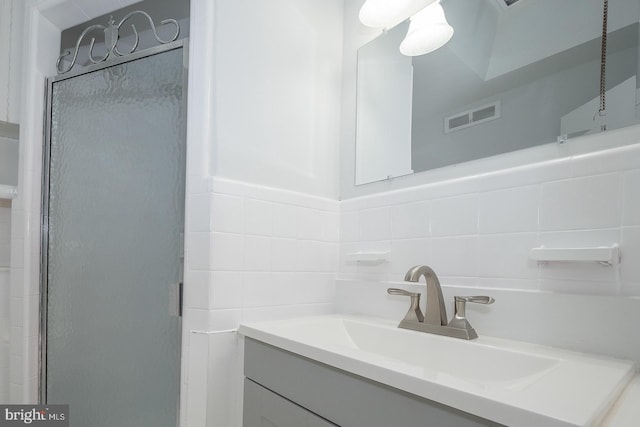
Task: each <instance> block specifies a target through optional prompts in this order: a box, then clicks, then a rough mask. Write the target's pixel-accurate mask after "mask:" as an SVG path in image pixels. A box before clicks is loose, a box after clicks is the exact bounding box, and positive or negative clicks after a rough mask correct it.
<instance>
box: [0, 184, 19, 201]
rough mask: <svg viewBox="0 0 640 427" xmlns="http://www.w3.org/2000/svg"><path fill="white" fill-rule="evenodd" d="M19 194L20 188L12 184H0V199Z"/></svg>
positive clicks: (14, 196) (11, 197)
mask: <svg viewBox="0 0 640 427" xmlns="http://www.w3.org/2000/svg"><path fill="white" fill-rule="evenodd" d="M17 196H18V188H17V187H14V186H12V185H1V184H0V199H15V198H16V197H17Z"/></svg>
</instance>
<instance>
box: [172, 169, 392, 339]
mask: <svg viewBox="0 0 640 427" xmlns="http://www.w3.org/2000/svg"><path fill="white" fill-rule="evenodd" d="M210 181H211V182H210V185H208V186H207V192H204V193H199V194H194V195H192V196H191V197H192V200H193V204H192V205H191V206H196V207H199V208H202V209H205V210H206V211H207V213H208V214H209V217H210V220H208V218H207V217H206V215H203V213H202V212H200V211H199V209H192V210H191V211H190V212H189V217H188V225H187V226H188V232H189V236H190V239H188V241H189V242H190V245H189V247H188V248H187V251H188V256H187V259H188V260H189V265H188V266H187V267H188V268H187V272H186V277H185V301H186V307H187V309H193V310H204V311H209V315H208V316H195V317H194V319H193V327H194V328H196V329H197V328H200V329H201V330H208V331H216V330H221V329H228V328H234V327H236V326H237V323H238V322H239V321H240V320H241V319H244V318H245V317H247V316H249V317H250V318H252V319H257V318H260V317H263V316H264V317H269V318H273V317H279V316H283V315H284V313H290V312H291V310H293V311H295V310H296V308H295V307H297V306H299V305H304V306H305V307H306V309H308V310H320V311H326V310H327V307H329V306H331V304H332V301H333V293H334V287H335V284H334V280H335V271H336V266H337V261H338V239H339V219H340V216H339V202H337V201H335V200H330V199H324V198H319V197H315V196H308V195H304V194H300V193H295V192H291V191H285V190H278V189H273V188H268V187H261V186H258V185H253V184H247V183H242V182H238V181H233V180H229V179H224V178H218V177H216V178H212V179H211V180H210ZM373 222H374V221H373V220H372V223H373ZM389 227H390V222H389ZM223 310H236V311H235V312H234V313H238V314H239V315H238V316H235V315H234V316H235V317H232V318H231V323H230V322H229V318H228V317H225V321H224V322H223V323H224V326H222V324H218V323H216V321H215V318H216V316H215V314H216V313H218V312H221V311H223ZM194 314H195V313H194ZM212 319H213V320H212ZM234 319H235V323H233V321H234Z"/></svg>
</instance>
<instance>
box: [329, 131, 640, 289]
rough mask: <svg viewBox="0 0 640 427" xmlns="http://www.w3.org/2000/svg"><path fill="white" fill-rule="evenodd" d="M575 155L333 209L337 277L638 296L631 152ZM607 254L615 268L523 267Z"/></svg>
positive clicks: (639, 182) (637, 164)
mask: <svg viewBox="0 0 640 427" xmlns="http://www.w3.org/2000/svg"><path fill="white" fill-rule="evenodd" d="M638 131H640V129H639V130H637V131H635V132H631V131H627V132H621V133H618V134H615V135H614V134H613V133H611V134H610V135H611V136H610V137H609V138H618V139H619V138H623V137H624V138H638V136H639V134H640V132H638ZM594 138H595V137H594ZM579 150H582V148H581V147H579V146H578V145H575V146H574V148H572V149H571V150H566V152H567V156H566V157H563V158H559V159H555V160H550V161H543V162H539V163H533V164H530V165H526V166H523V167H514V168H509V169H505V170H501V171H498V172H494V173H485V174H480V175H477V176H475V177H464V178H459V179H452V180H450V181H441V182H438V183H434V184H426V185H423V186H418V187H412V188H408V189H402V190H396V191H390V192H387V193H379V194H375V195H370V196H364V197H359V198H354V199H348V200H346V201H343V202H341V205H340V210H341V224H340V226H341V230H340V236H341V239H340V246H341V247H340V251H339V253H340V255H339V259H340V260H339V265H338V277H339V278H340V279H349V280H368V281H393V282H400V281H402V278H403V275H404V272H406V270H407V269H408V268H409V267H411V266H412V265H415V264H427V265H430V266H432V267H433V268H434V270H435V271H436V272H437V273H438V274H439V276H440V277H441V281H442V283H443V284H445V285H446V284H450V285H463V286H475V287H482V288H498V289H517V290H526V291H543V292H560V293H581V294H595V295H625V296H640V267H638V265H640V263H638V262H637V261H638V260H640V144H632V145H627V146H623V147H617V148H612V149H608V150H603V151H598V152H594V153H588V154H580V153H578V151H579ZM571 151H573V155H571ZM634 159H635V160H634ZM636 160H637V161H636ZM612 244H619V245H620V247H621V254H622V263H621V264H620V265H618V266H612V267H605V266H602V265H599V264H596V263H593V264H588V263H587V264H578V263H557V264H556V263H549V264H538V263H537V262H535V261H532V260H531V259H529V250H530V249H531V248H534V247H537V246H540V245H544V246H547V247H581V246H605V245H607V246H608V245H612ZM381 248H382V249H386V250H389V251H390V253H389V255H388V259H387V260H386V261H385V262H383V263H379V264H372V263H366V262H359V263H358V262H353V261H350V260H348V256H349V254H352V253H355V252H363V251H364V252H366V251H374V250H379V249H381Z"/></svg>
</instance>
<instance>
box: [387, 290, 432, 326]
mask: <svg viewBox="0 0 640 427" xmlns="http://www.w3.org/2000/svg"><path fill="white" fill-rule="evenodd" d="M387 293H388V294H389V295H402V296H405V297H411V307H409V311H407V314H405V316H404V319H403V320H408V321H411V322H421V323H422V322H424V315H423V314H422V310H421V309H420V295H421V294H419V293H417V292H409V291H405V290H404V289H398V288H389V289H387Z"/></svg>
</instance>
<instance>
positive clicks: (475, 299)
mask: <svg viewBox="0 0 640 427" xmlns="http://www.w3.org/2000/svg"><path fill="white" fill-rule="evenodd" d="M453 299H454V301H455V308H456V309H455V313H454V315H453V319H451V322H449V326H450V327H452V328H459V329H466V330H468V331H469V335H470V337H471V338H470V339H473V338H477V337H478V334H476V331H475V330H474V329H473V327H472V326H471V324H469V321H468V320H467V314H466V307H467V303H468V302H472V303H476V304H493V303H494V302H495V301H496V300H495V299H493V298H492V297H489V296H486V295H474V296H468V297H461V296H455V297H453Z"/></svg>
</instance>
